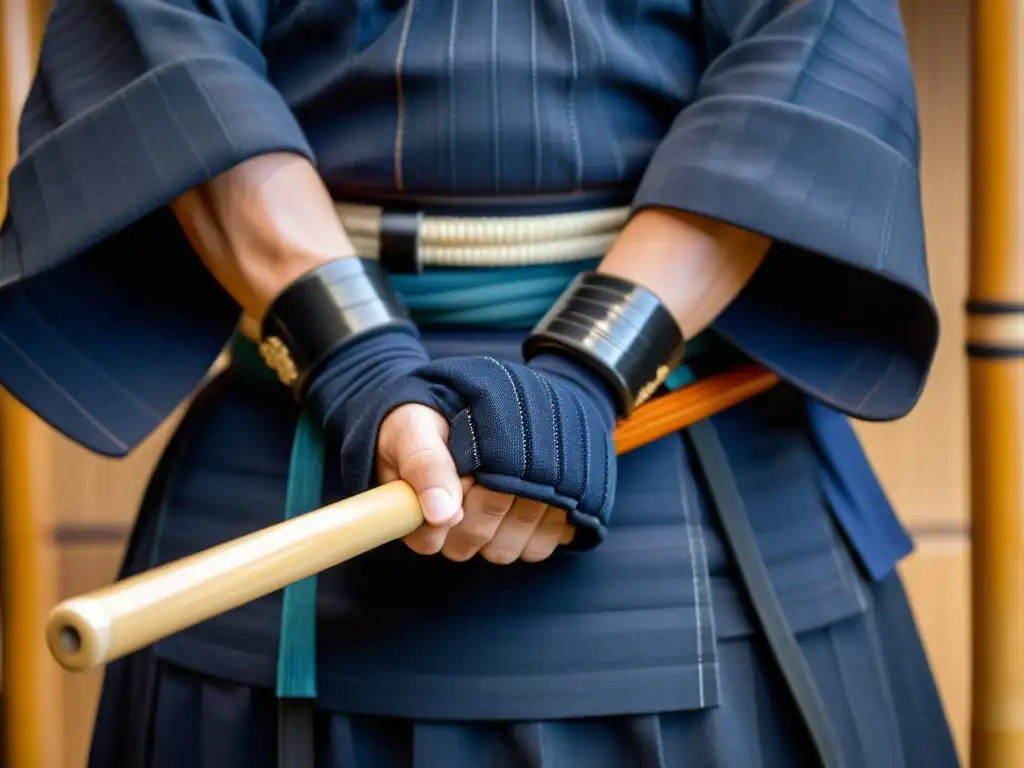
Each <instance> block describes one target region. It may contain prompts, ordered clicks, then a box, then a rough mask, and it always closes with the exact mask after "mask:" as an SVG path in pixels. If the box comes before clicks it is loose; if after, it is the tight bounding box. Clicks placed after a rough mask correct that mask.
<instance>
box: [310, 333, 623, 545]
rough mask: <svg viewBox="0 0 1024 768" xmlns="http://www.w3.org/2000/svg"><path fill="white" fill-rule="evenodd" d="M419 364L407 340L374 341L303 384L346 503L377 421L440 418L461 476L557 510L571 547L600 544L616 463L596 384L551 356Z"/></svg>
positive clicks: (370, 460) (368, 467)
mask: <svg viewBox="0 0 1024 768" xmlns="http://www.w3.org/2000/svg"><path fill="white" fill-rule="evenodd" d="M426 360H427V354H426V351H425V350H424V349H423V347H422V345H421V344H420V343H419V341H418V340H417V339H415V338H413V337H411V336H409V335H407V334H404V333H385V334H380V335H377V336H374V337H372V338H369V339H365V340H359V341H356V342H355V343H354V344H351V345H346V346H345V347H343V348H341V349H340V350H339V351H338V352H337V353H335V355H334V356H333V357H332V358H331V359H330V360H329V361H328V362H327V363H326V364H325V365H324V366H322V367H321V368H320V370H319V371H318V372H317V374H316V375H315V377H314V379H313V381H312V382H311V383H310V387H309V390H308V392H307V394H306V403H307V405H308V407H309V408H310V409H311V410H312V411H313V412H314V413H315V414H318V415H319V416H320V418H321V420H322V423H323V426H324V432H325V433H326V434H327V435H328V436H331V437H334V438H335V439H337V440H338V441H339V442H340V444H341V472H342V482H343V485H344V487H345V490H346V493H349V494H355V493H360V492H361V491H364V490H366V489H367V488H369V487H370V486H371V485H372V484H373V481H374V456H375V453H376V447H377V435H378V433H379V431H380V425H381V422H382V421H383V420H384V419H385V417H387V415H388V414H389V413H391V412H392V411H393V410H394V409H395V408H398V407H399V406H401V405H405V404H409V403H419V404H421V405H426V406H429V407H431V408H434V409H436V410H437V411H439V412H440V413H442V414H443V415H444V416H445V417H446V418H447V419H448V421H449V424H450V432H449V438H448V446H449V448H450V449H451V452H452V456H453V457H454V458H455V464H456V467H457V469H458V471H459V474H460V475H462V476H465V475H470V474H473V475H475V477H476V481H477V482H478V483H480V484H481V485H483V486H484V487H486V488H490V489H491V490H494V491H500V492H502V493H510V494H513V495H516V496H521V497H523V498H528V499H532V500H534V501H540V502H544V503H546V504H549V505H551V506H556V507H560V508H562V509H565V510H566V511H567V512H568V513H569V520H570V522H571V523H572V524H573V525H575V526H576V527H577V529H578V530H579V531H580V533H581V535H578V536H577V537H576V539H574V542H573V545H574V547H575V548H584V549H585V548H590V547H592V546H595V545H596V544H598V543H599V542H600V541H602V540H603V539H604V537H605V534H606V532H607V523H608V517H609V514H610V512H611V505H612V501H613V499H614V497H615V477H616V474H615V473H616V463H615V446H614V444H613V442H612V429H613V427H614V426H615V411H614V403H613V401H612V397H611V393H610V392H609V391H608V390H607V389H606V388H605V387H604V386H603V385H602V384H601V383H600V381H599V380H598V379H597V378H596V377H595V376H594V375H592V374H591V373H590V372H589V371H587V370H586V369H585V368H583V367H582V366H580V365H578V364H576V363H574V362H572V361H570V360H569V359H567V358H563V357H562V356H560V355H556V354H545V355H540V356H538V357H536V358H534V359H533V360H531V361H530V363H529V364H527V365H521V364H517V363H512V362H507V361H500V360H498V359H496V358H494V357H490V356H473V357H470V356H467V357H454V358H446V359H441V360H437V361H434V362H429V363H428V362H426Z"/></svg>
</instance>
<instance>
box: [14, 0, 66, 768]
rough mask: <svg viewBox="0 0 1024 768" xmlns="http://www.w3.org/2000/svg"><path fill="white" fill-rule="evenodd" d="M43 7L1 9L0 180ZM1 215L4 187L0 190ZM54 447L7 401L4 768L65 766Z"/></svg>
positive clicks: (19, 0) (28, 2)
mask: <svg viewBox="0 0 1024 768" xmlns="http://www.w3.org/2000/svg"><path fill="white" fill-rule="evenodd" d="M45 10H46V9H45V7H44V6H43V4H42V3H40V2H38V0H0V171H2V174H3V176H2V178H4V179H6V176H7V173H8V171H9V170H10V167H11V166H12V165H13V163H14V159H15V156H16V152H17V141H16V124H17V118H18V115H19V113H20V111H21V107H22V104H23V102H24V99H25V96H26V94H27V93H28V88H29V85H30V82H31V77H32V72H33V70H34V67H35V60H36V57H37V55H38V54H37V51H38V43H39V40H40V37H41V30H42V19H43V17H44V14H45ZM0 194H2V198H0V211H3V210H6V205H7V188H6V184H0ZM51 445H52V442H51V440H50V439H49V435H47V434H46V432H45V428H44V427H43V425H42V424H41V423H40V422H39V420H38V419H36V418H35V417H34V416H33V415H32V414H31V413H30V412H28V411H27V410H26V409H25V408H23V407H22V406H20V405H19V404H18V403H16V402H15V401H14V400H13V398H11V397H10V396H9V395H7V394H6V393H3V392H0V547H2V549H0V600H2V609H0V610H2V613H3V633H4V637H3V647H2V654H3V668H4V679H3V686H4V687H3V696H4V710H3V720H4V721H3V729H4V738H3V749H4V754H3V755H2V757H0V763H2V764H3V765H4V766H6V768H59V766H60V765H61V763H62V757H63V755H62V739H61V734H62V732H63V728H62V726H61V707H60V689H61V685H60V682H61V681H60V677H59V672H58V669H57V667H56V665H54V664H53V662H52V661H51V659H50V658H49V655H48V653H47V652H46V645H45V642H44V637H43V624H44V619H45V614H46V611H47V609H48V607H49V606H50V605H52V604H53V603H54V602H55V601H56V599H57V597H58V589H57V575H58V562H57V558H56V551H55V548H54V545H53V537H52V520H51V515H52V510H53V504H52V503H51V500H50V499H49V489H50V486H51V484H52V482H53V477H52V473H51V472H50V458H49V453H50V448H51Z"/></svg>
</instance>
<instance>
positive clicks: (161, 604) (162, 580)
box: [46, 365, 777, 672]
mask: <svg viewBox="0 0 1024 768" xmlns="http://www.w3.org/2000/svg"><path fill="white" fill-rule="evenodd" d="M776 382H777V378H776V377H775V375H774V374H772V373H770V372H769V371H766V370H765V369H764V368H761V367H759V366H755V365H751V366H744V367H742V368H738V369H736V370H733V371H730V372H727V373H723V374H719V375H717V376H712V377H708V378H707V379H704V380H702V381H699V382H697V383H695V384H692V385H690V386H689V387H685V388H683V389H680V390H678V391H676V392H673V393H671V394H668V395H665V396H664V397H660V398H658V399H657V400H654V401H651V402H650V403H647V404H645V405H643V406H641V407H640V408H638V409H637V410H636V412H635V413H634V414H633V416H632V417H630V419H629V420H628V421H625V422H623V423H621V424H620V425H619V427H618V428H617V429H616V431H615V442H616V450H617V452H618V453H620V454H622V453H626V452H628V451H631V450H633V449H635V448H638V447H640V446H641V445H645V444H647V443H650V442H653V441H655V440H657V439H659V438H661V437H664V436H666V435H669V434H672V433H673V432H677V431H679V430H680V429H683V428H685V427H687V426H689V425H690V424H693V423H694V422H696V421H700V420H701V419H704V418H707V417H708V416H711V415H713V414H715V413H717V412H719V411H721V410H723V409H725V408H728V407H729V406H732V405H735V404H736V403H738V402H740V401H742V400H745V399H747V398H749V397H752V396H753V395H755V394H757V393H759V392H763V391H765V390H767V389H769V388H770V387H772V386H773V385H774V384H775V383H776ZM422 524H423V514H422V512H421V511H420V506H419V502H418V500H417V497H416V494H415V493H414V492H413V490H412V488H411V487H410V486H409V485H408V484H407V483H405V482H404V481H401V480H398V481H395V482H391V483H387V484H385V485H382V486H380V487H378V488H375V489H373V490H370V491H367V492H366V493H362V494H360V495H358V496H354V497H352V498H350V499H345V500H344V501H339V502H336V503H334V504H330V505H328V506H326V507H323V508H321V509H318V510H316V511H314V512H310V513H308V514H305V515H301V516H299V517H295V518H292V519H290V520H287V521H285V522H282V523H278V524H277V525H274V526H271V527H270V528H265V529H263V530H261V531H257V532H255V533H252V534H249V535H248V536H243V537H242V538H239V539H235V540H233V541H229V542H226V543H224V544H221V545H219V546H217V547H213V548H211V549H208V550H205V551H203V552H199V553H197V554H194V555H191V556H189V557H185V558H182V559H181V560H177V561H175V562H173V563H168V564H166V565H163V566H161V567H159V568H154V569H153V570H150V571H146V572H145V573H141V574H138V575H136V576H133V577H131V578H128V579H125V580H124V581H120V582H117V583H115V584H112V585H111V586H108V587H106V588H104V589H100V590H97V591H95V592H90V593H88V594H85V595H81V596H79V597H74V598H71V599H70V600H67V601H65V602H63V603H61V604H60V605H58V606H57V607H56V608H54V610H53V611H52V612H51V613H50V617H49V620H48V622H47V632H46V638H47V643H48V644H49V647H50V651H51V653H52V654H53V656H54V658H55V659H56V660H57V661H58V662H59V663H60V664H61V665H62V666H63V667H64V668H66V669H68V670H71V671H76V672H77V671H84V670H88V669H92V668H93V667H96V666H99V665H101V664H106V663H108V662H110V661H113V660H115V659H117V658H120V657H122V656H125V655H127V654H129V653H133V652H134V651H137V650H139V649H140V648H143V647H145V646H147V645H150V644H152V643H155V642H156V641H158V640H160V639H161V638H164V637H167V636H168V635H172V634H174V633H175V632H179V631H181V630H183V629H186V628H187V627H190V626H192V625H194V624H198V623H199V622H201V621H203V620H205V619H208V618H210V617H212V616H216V615H218V614H221V613H224V612H226V611H229V610H231V609H232V608H237V607H238V606H240V605H243V604H245V603H247V602H249V601H251V600H255V599H257V598H259V597H262V596H263V595H267V594H270V593H271V592H274V591H276V590H278V589H281V588H283V587H285V586H287V585H288V584H291V583H293V582H296V581H299V580H300V579H304V578H306V577H307V576H311V575H313V574H315V573H319V572H320V571H323V570H325V569H327V568H331V567H332V566H335V565H338V564H339V563H341V562H344V561H345V560H348V559H350V558H352V557H355V556H356V555H359V554H362V553H363V552H366V551H367V550H370V549H373V548H374V547H379V546H381V545H382V544H386V543H388V542H390V541H394V540H396V539H399V538H401V537H403V536H406V535H407V534H409V533H412V532H413V531H414V530H416V528H418V527H419V526H420V525H422Z"/></svg>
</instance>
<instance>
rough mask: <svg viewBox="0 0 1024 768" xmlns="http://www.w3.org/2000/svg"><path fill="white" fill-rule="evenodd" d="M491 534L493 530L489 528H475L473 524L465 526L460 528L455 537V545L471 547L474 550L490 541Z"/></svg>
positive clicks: (492, 534)
mask: <svg viewBox="0 0 1024 768" xmlns="http://www.w3.org/2000/svg"><path fill="white" fill-rule="evenodd" d="M493 536H494V532H493V531H491V530H485V529H484V528H477V527H475V526H473V527H466V528H463V529H460V531H459V534H458V536H457V537H455V538H456V542H457V543H456V546H459V547H463V548H465V549H471V550H473V551H474V552H475V551H477V550H479V549H480V548H481V547H483V546H485V545H487V544H488V543H490V541H491V539H492V538H493Z"/></svg>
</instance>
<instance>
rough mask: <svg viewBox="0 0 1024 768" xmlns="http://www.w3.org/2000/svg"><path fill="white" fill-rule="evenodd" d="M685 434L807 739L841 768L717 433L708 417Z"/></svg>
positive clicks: (825, 760) (825, 761) (833, 767)
mask: <svg viewBox="0 0 1024 768" xmlns="http://www.w3.org/2000/svg"><path fill="white" fill-rule="evenodd" d="M687 433H688V434H689V437H690V440H691V441H692V443H693V446H694V448H695V449H696V454H697V461H698V463H699V464H700V467H701V470H702V472H703V474H704V477H705V479H706V480H707V483H708V491H709V493H710V495H711V501H712V506H713V507H714V508H715V509H716V510H717V512H718V519H719V522H720V523H721V524H722V532H723V535H724V538H725V543H726V546H727V547H728V548H729V551H730V553H731V554H732V557H733V560H734V561H735V562H736V568H737V570H738V571H739V574H740V580H741V581H742V582H743V586H744V587H745V588H746V590H747V594H748V595H750V600H751V602H752V603H753V607H754V613H755V615H756V617H757V620H758V623H759V624H760V625H761V630H762V631H763V632H764V636H765V638H766V639H767V641H768V646H769V647H770V648H771V651H772V655H773V656H774V658H775V661H776V663H777V664H778V666H779V671H780V672H781V673H782V677H783V679H784V680H785V683H786V686H787V688H788V689H789V692H790V693H791V694H792V696H793V700H794V702H795V703H796V708H797V710H798V711H799V713H800V718H801V720H803V723H804V726H805V727H806V728H807V731H808V733H809V735H810V737H811V742H812V744H813V746H814V750H815V752H816V753H817V756H818V760H819V762H820V764H821V766H822V768H842V765H843V761H842V756H841V752H840V749H839V742H838V740H837V739H836V736H835V733H834V731H833V730H832V724H831V723H830V722H829V717H828V712H827V711H826V710H825V704H824V702H823V701H822V699H821V694H820V693H819V692H818V687H817V685H816V684H815V681H814V677H813V676H812V675H811V670H810V667H808V666H807V660H806V659H805V658H804V655H803V652H802V651H801V650H800V644H799V642H798V641H797V639H796V635H795V634H794V633H793V629H792V628H791V627H790V625H789V621H788V620H787V619H786V615H785V613H783V610H782V605H781V604H780V603H779V598H778V596H777V595H776V594H775V590H774V588H773V587H772V583H771V580H770V578H769V576H768V568H767V566H766V565H765V562H764V558H763V557H762V556H761V550H760V548H759V547H758V545H757V539H756V538H755V537H754V530H753V528H751V526H750V520H749V518H748V517H747V510H746V508H745V507H744V505H743V498H742V497H741V496H740V492H739V488H738V487H737V486H736V478H735V476H734V475H733V473H732V469H731V468H730V466H729V460H728V457H727V456H726V453H725V449H724V448H723V447H722V443H721V441H720V440H719V439H718V432H717V431H716V430H715V428H714V426H712V424H711V422H710V421H707V420H705V421H702V422H700V423H698V424H694V425H693V426H691V427H690V428H689V429H688V430H687Z"/></svg>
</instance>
